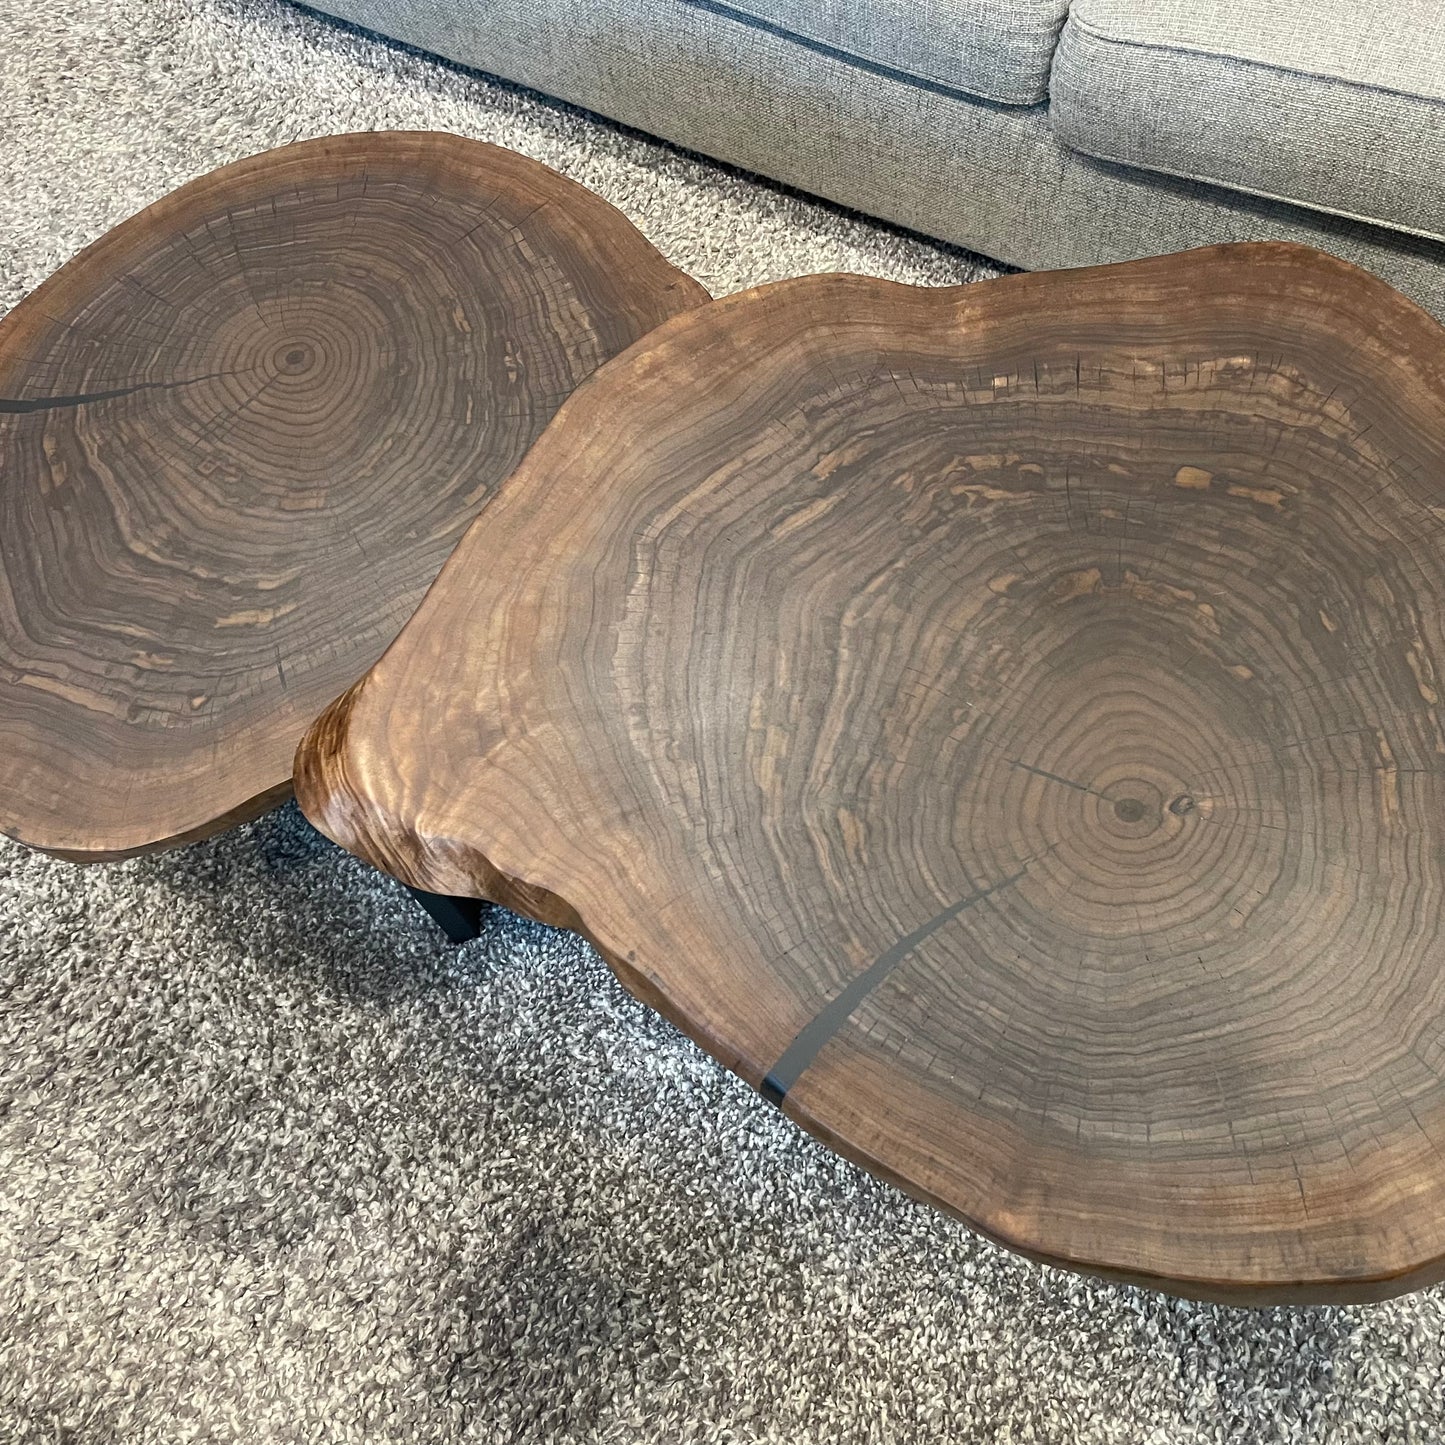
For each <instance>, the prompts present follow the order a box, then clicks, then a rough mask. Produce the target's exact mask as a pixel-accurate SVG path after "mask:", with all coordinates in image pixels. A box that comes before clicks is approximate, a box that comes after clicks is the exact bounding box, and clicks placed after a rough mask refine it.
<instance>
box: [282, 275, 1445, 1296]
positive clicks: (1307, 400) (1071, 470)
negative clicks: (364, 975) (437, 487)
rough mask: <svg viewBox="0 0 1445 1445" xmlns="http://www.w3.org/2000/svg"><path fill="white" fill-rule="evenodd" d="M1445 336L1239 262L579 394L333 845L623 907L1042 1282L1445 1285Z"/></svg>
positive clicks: (489, 538) (749, 311)
mask: <svg viewBox="0 0 1445 1445" xmlns="http://www.w3.org/2000/svg"><path fill="white" fill-rule="evenodd" d="M1442 438H1445V336H1442V332H1441V330H1440V329H1439V327H1438V326H1437V325H1436V324H1435V323H1434V322H1433V321H1431V320H1430V319H1429V318H1427V317H1426V316H1425V315H1424V313H1422V312H1420V311H1419V310H1417V309H1416V308H1415V307H1414V306H1412V305H1411V304H1409V303H1408V302H1406V301H1405V300H1403V299H1402V298H1400V297H1399V296H1397V295H1396V294H1394V293H1393V292H1391V291H1390V290H1389V289H1388V288H1387V287H1385V286H1384V285H1383V284H1382V283H1380V282H1378V281H1376V280H1374V279H1372V278H1371V277H1369V276H1367V275H1365V274H1364V273H1362V272H1359V271H1355V270H1353V269H1352V268H1350V267H1348V266H1346V265H1344V264H1343V263H1340V262H1337V261H1334V260H1332V259H1329V258H1326V257H1323V256H1320V255H1318V254H1316V253H1314V252H1311V251H1307V250H1303V249H1299V248H1293V247H1286V246H1243V247H1221V248H1214V249H1210V250H1205V251H1200V252H1194V253H1190V254H1186V255H1183V256H1177V257H1169V258H1163V259H1159V260H1153V261H1145V262H1137V263H1131V264H1129V265H1124V266H1117V267H1108V268H1102V269H1096V270H1092V271H1081V272H1063V273H1055V274H1041V275H1032V276H1018V277H1009V278H1006V279H1003V280H998V281H993V282H986V283H983V284H981V285H977V286H972V287H968V288H963V289H958V290H951V291H923V290H912V289H908V288H904V287H901V286H897V285H893V284H889V283H885V282H881V281H876V280H869V279H863V278H859V277H850V276H824V277H812V278H807V279H802V280H798V281H793V282H785V283H782V284H779V285H775V286H771V287H766V288H763V289H761V290H758V291H755V292H751V293H748V294H745V295H742V296H737V297H732V298H729V299H727V300H725V301H722V302H718V303H715V304H714V305H712V306H710V307H704V308H701V309H699V310H697V311H694V312H692V313H690V314H688V315H686V316H683V317H680V318H678V319H676V320H674V321H672V322H670V323H668V324H667V325H666V326H664V327H663V328H661V329H660V330H659V331H658V332H656V333H655V334H654V335H653V336H652V337H650V338H648V339H647V340H646V341H644V342H642V343H640V344H639V345H638V346H637V347H635V348H633V349H632V350H631V351H629V352H628V353H627V354H626V355H624V356H623V357H621V358H619V359H618V360H616V361H614V362H613V363H611V364H610V365H609V366H608V367H606V368H604V369H603V370H602V371H601V372H599V374H598V375H597V376H596V377H594V378H593V379H592V380H591V381H590V382H588V383H586V384H585V385H584V386H583V387H582V388H581V390H580V391H579V392H578V393H577V394H576V396H575V397H574V398H573V399H572V400H571V401H570V402H568V403H567V405H566V406H565V407H564V408H563V410H562V412H561V413H560V415H559V416H558V417H557V418H556V420H555V421H554V422H553V424H552V425H551V427H550V428H549V429H548V430H547V431H546V433H545V434H544V435H543V437H542V438H541V439H540V441H539V442H538V444H537V446H536V447H535V448H534V449H533V451H532V452H531V454H530V455H529V456H528V457H527V459H526V461H525V462H524V463H523V465H522V466H521V468H520V469H519V471H518V472H517V473H516V475H515V476H514V477H512V478H511V479H510V480H509V482H508V484H507V485H506V486H505V487H504V488H503V489H502V492H501V495H500V497H499V498H498V500H497V501H496V502H495V503H494V504H493V506H492V507H491V508H490V509H489V511H488V513H487V516H486V517H485V519H484V523H483V524H482V525H479V526H478V527H477V528H476V529H474V530H473V531H472V532H471V533H470V534H469V535H468V536H467V537H466V538H465V539H464V541H463V542H462V544H461V546H460V547H459V549H458V551H457V553H456V555H455V556H454V557H453V558H452V560H451V561H450V562H449V563H448V564H447V566H446V568H445V569H444V571H443V573H442V575H441V577H440V579H439V580H438V582H437V584H436V585H435V586H434V588H433V589H432V591H431V592H430V594H429V595H428V596H427V598H426V599H425V601H424V603H423V604H422V607H421V609H420V611H419V612H418V614H417V616H416V618H415V619H414V620H413V621H412V622H411V623H410V624H409V625H408V626H407V628H406V629H405V630H404V631H403V633H402V634H401V636H400V638H399V639H398V641H397V642H396V644H395V645H394V646H393V647H392V648H391V649H390V650H389V651H388V652H387V654H386V656H385V657H384V658H383V659H382V661H381V662H380V663H379V664H378V665H377V666H376V667H375V668H374V669H373V670H372V671H371V673H370V674H369V675H368V676H367V677H366V678H365V679H363V680H362V681H361V682H359V683H358V684H357V685H356V686H355V687H353V688H352V689H351V690H350V691H349V692H348V693H346V694H345V696H344V697H342V698H341V699H340V700H339V701H338V702H337V703H336V705H335V706H333V707H332V708H331V709H330V710H329V712H327V713H326V714H325V715H324V716H323V717H322V719H321V720H320V721H319V722H318V724H317V726H316V727H315V728H314V729H313V731H312V732H311V733H310V734H309V735H308V738H307V740H306V743H305V744H304V745H303V748H302V750H301V752H300V754H299V756H298V773H297V787H298V795H299V797H300V800H301V803H302V806H303V807H304V808H305V810H306V812H307V814H308V815H309V816H310V817H311V819H312V820H313V821H314V822H315V823H316V824H317V825H318V826H319V827H321V828H322V829H323V830H324V831H326V832H327V833H329V834H330V835H331V836H332V837H333V838H335V839H337V840H338V841H340V842H341V843H343V844H345V845H346V846H347V847H349V848H351V849H353V850H354V851H355V852H357V853H359V854H361V855H362V856H363V857H365V858H368V859H370V860H372V861H373V862H374V863H376V864H378V865H379V866H380V867H382V868H385V869H388V870H390V871H391V872H393V873H394V874H396V875H397V876H398V877H401V878H403V879H404V880H406V881H407V882H409V883H412V884H414V885H417V886H421V887H424V888H428V889H434V890H438V891H443V892H452V893H478V894H482V895H485V896H488V897H491V898H494V899H498V900H500V901H501V902H503V903H506V904H508V905H510V906H512V907H515V908H519V909H521V910H523V911H525V912H528V913H531V914H534V915H535V916H537V917H539V918H542V919H544V920H546V921H550V922H554V923H561V924H565V925H566V926H569V927H574V928H578V929H581V930H583V931H584V932H586V933H587V934H588V936H589V937H591V938H592V939H593V940H594V942H595V943H596V944H597V945H598V947H599V948H600V949H601V950H602V952H603V953H604V955H605V957H606V958H607V959H608V961H609V963H610V964H611V965H612V967H613V968H614V969H615V970H616V971H617V973H618V974H619V975H620V977H621V978H622V979H623V981H624V982H625V983H626V984H627V985H628V986H629V987H630V988H632V989H633V990H634V991H635V992H637V993H638V994H639V995H640V996H641V997H643V998H644V999H646V1000H647V1001H648V1002H650V1003H652V1004H653V1005H654V1006H656V1007H658V1008H659V1009H661V1010H662V1011H663V1012H665V1013H666V1014H667V1015H668V1016H669V1017H671V1018H672V1019H674V1020H676V1021H677V1022H678V1023H679V1024H680V1025H681V1026H682V1027H683V1028H684V1029H685V1030H687V1031H688V1032H689V1033H690V1034H691V1035H692V1036H693V1037H694V1038H696V1039H697V1040H698V1041H699V1042H701V1043H702V1044H703V1045H704V1046H705V1047H707V1048H708V1049H709V1050H711V1051H712V1052H713V1053H714V1054H715V1055H717V1057H719V1058H720V1059H722V1060H723V1061H724V1062H725V1063H726V1064H728V1065H729V1066H730V1067H732V1068H733V1069H735V1070H737V1071H738V1073H740V1074H741V1075H742V1076H743V1077H744V1078H745V1079H747V1080H748V1081H749V1082H750V1083H752V1084H753V1085H755V1086H757V1087H758V1088H760V1089H762V1090H763V1091H764V1092H765V1093H767V1094H769V1095H770V1096H771V1097H773V1098H774V1099H776V1100H778V1101H779V1102H780V1103H781V1104H782V1107H783V1108H784V1109H785V1110H786V1111H787V1112H788V1113H789V1114H790V1115H791V1116H792V1117H793V1118H794V1119H796V1120H797V1121H798V1122H799V1123H801V1124H803V1125H804V1126H806V1127H807V1128H809V1129H810V1130H812V1131H814V1132H815V1133H817V1134H818V1135H820V1136H821V1137H822V1138H824V1139H826V1140H828V1141H829V1142H831V1143H832V1144H833V1145H834V1146H835V1147H837V1148H838V1149H840V1150H842V1151H843V1152H844V1153H846V1154H848V1155H849V1156H851V1157H852V1158H854V1159H857V1160H859V1161H861V1162H862V1163H864V1164H866V1165H867V1166H868V1167H869V1168H871V1169H873V1170H875V1171H876V1172H878V1173H880V1174H882V1175H884V1176H885V1177H887V1178H889V1179H892V1180H894V1181H895V1182H897V1183H899V1184H900V1185H902V1186H903V1187H904V1188H906V1189H908V1190H910V1191H911V1192H913V1193H915V1194H917V1195H920V1196H922V1197H924V1198H926V1199H928V1200H931V1201H933V1202H934V1203H936V1204H938V1205H941V1206H943V1207H945V1208H947V1209H949V1210H952V1211H954V1212H956V1213H958V1214H959V1215H961V1216H962V1217H964V1218H965V1219H967V1220H968V1221H970V1222H971V1223H972V1224H973V1225H975V1226H976V1227H977V1228H979V1229H981V1230H983V1231H985V1232H987V1233H988V1234H990V1235H991V1236H993V1237H994V1238H996V1239H999V1240H1001V1241H1003V1242H1005V1243H1007V1244H1009V1245H1011V1246H1012V1247H1014V1248H1016V1249H1019V1250H1021V1251H1023V1252H1025V1253H1028V1254H1031V1255H1033V1256H1036V1257H1039V1258H1043V1259H1047V1260H1050V1261H1053V1262H1055V1263H1059V1264H1063V1265H1067V1266H1070V1267H1073V1268H1078V1269H1084V1270H1089V1271H1094V1272H1098V1273H1102V1274H1106V1275H1111V1276H1116V1277H1121V1278H1125V1279H1131V1280H1136V1281H1141V1282H1144V1283H1148V1284H1152V1285H1157V1286H1160V1287H1163V1288H1167V1289H1171V1290H1175V1291H1177V1292H1180V1293H1184V1294H1190V1295H1199V1296H1206V1297H1217V1298H1221V1299H1230V1300H1238V1301H1243V1302H1251V1303H1266V1302H1271V1301H1300V1300H1320V1299H1339V1300H1363V1299H1371V1298H1378V1297H1383V1296H1387V1295H1390V1294H1392V1293H1395V1292H1398V1291H1400V1290H1402V1289H1406V1288H1409V1287H1411V1286H1414V1285H1419V1284H1422V1283H1425V1282H1427V1281H1429V1280H1433V1279H1435V1278H1437V1277H1439V1276H1440V1274H1441V1272H1442V1261H1445V1080H1442V1069H1445V967H1442V965H1445V949H1442V945H1441V940H1440V927H1441V914H1442V904H1445V868H1442V859H1445V731H1442V718H1441V712H1440V700H1439V691H1440V688H1441V686H1442V680H1441V674H1442V670H1445V567H1442V556H1445V554H1442V547H1445V534H1442V526H1445V447H1442Z"/></svg>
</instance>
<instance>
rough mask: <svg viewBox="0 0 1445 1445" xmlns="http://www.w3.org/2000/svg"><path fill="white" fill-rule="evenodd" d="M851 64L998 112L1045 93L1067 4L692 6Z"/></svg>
mask: <svg viewBox="0 0 1445 1445" xmlns="http://www.w3.org/2000/svg"><path fill="white" fill-rule="evenodd" d="M694 3H701V4H704V5H708V6H711V8H713V9H716V10H718V11H720V12H722V13H725V14H726V13H731V14H733V15H736V16H738V17H739V18H746V19H750V20H753V21H755V22H759V23H762V24H765V25H770V26H774V27H776V28H777V29H778V30H779V31H781V32H783V33H784V34H786V35H791V36H795V37H797V38H798V39H800V40H804V41H808V42H810V43H812V44H815V45H821V46H825V47H827V48H828V49H831V50H835V51H837V52H839V53H840V54H842V55H845V56H847V57H848V58H850V59H853V60H859V61H862V62H864V63H866V64H870V65H878V66H882V67H883V68H884V69H887V70H892V71H897V72H900V73H902V74H904V75H907V76H909V77H911V78H912V79H915V80H919V81H923V82H925V83H929V84H933V85H941V86H945V87H947V88H949V89H951V90H961V91H964V92H966V93H967V94H969V95H975V96H979V97H981V98H982V99H985V100H994V101H999V102H1000V103H1002V104H1004V105H1034V104H1036V103H1037V102H1038V101H1041V100H1043V99H1044V98H1045V97H1046V96H1047V95H1048V93H1049V65H1050V64H1051V62H1052V61H1053V57H1054V46H1055V45H1056V44H1057V43H1058V38H1059V29H1060V27H1061V26H1062V25H1063V23H1064V16H1065V15H1066V14H1067V13H1068V9H1069V0H867V3H866V4H859V3H858V0H726V3H714V0H694Z"/></svg>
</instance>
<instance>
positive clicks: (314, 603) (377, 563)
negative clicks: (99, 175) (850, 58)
mask: <svg viewBox="0 0 1445 1445" xmlns="http://www.w3.org/2000/svg"><path fill="white" fill-rule="evenodd" d="M705 300H707V293H706V292H705V291H703V289H702V287H700V286H698V285H697V284H696V283H695V282H693V281H692V280H690V279H689V278H688V277H686V276H684V275H683V274H682V273H681V272H679V271H677V270H675V269H674V268H673V267H672V266H670V265H668V263H667V262H666V261H665V260H664V259H663V258H662V256H661V255H660V254H659V253H658V252H657V251H655V250H654V249H653V248H652V246H651V245H649V244H648V242H647V241H646V240H644V239H643V237H642V236H641V235H640V234H639V233H638V232H637V231H636V230H634V229H633V227H632V226H631V224H630V223H629V222H628V221H627V220H626V219H625V217H623V216H622V215H621V214H620V213H619V212H618V211H616V210H614V209H613V208H612V207H611V206H609V205H607V204H606V203H605V202H603V201H602V200H600V199H599V198H598V197H597V196H594V195H592V194H591V193H590V192H589V191H586V190H584V189H583V188H582V187H581V186H578V185H576V184H574V183H572V182H570V181H567V180H564V179H563V178H562V177H561V176H559V175H557V174H556V173H555V172H553V171H550V170H548V169H547V168H546V167H544V166H541V165H539V164H537V163H536V162H535V161H530V160H526V159H524V158H523V157H521V156H517V155H513V154H512V153H510V152H508V151H504V150H499V149H497V148H496V147H495V146H488V145H483V144H481V143H479V142H477V141H471V140H466V139H464V138H462V137H460V136H452V135H443V134H436V133H415V134H382V135H354V136H339V137H335V138H331V139H326V140H320V141H308V142H304V143H302V144H299V145H293V146H287V147H284V148H283V149H281V150H277V151H272V152H269V153H268V154H265V155H261V156H256V157H253V158H252V159H250V160H245V161H241V162H239V163H238V164H236V165H232V166H227V167H225V168H224V169H223V170H220V171H217V172H215V173H213V174H212V175H209V176H205V177H203V178H202V179H200V180H198V181H195V182H193V183H191V184H190V185H187V186H184V187H182V188H181V189H180V190H179V191H176V192H175V193H174V194H172V195H170V196H168V197H166V198H165V199H164V200H162V201H160V202H159V203H158V204H156V205H154V206H152V207H151V208H150V209H149V210H147V211H144V212H142V213H141V214H140V215H138V216H136V217H133V218H132V219H131V220H129V221H127V222H125V223H124V224H123V225H121V226H119V227H117V228H116V229H115V230H113V231H111V232H110V233H109V234H108V235H106V236H105V237H103V238H102V239H101V240H100V241H98V242H97V243H96V244H95V245H94V246H92V247H91V248H90V249H89V250H87V251H85V252H83V253H82V254H81V255H80V256H79V257H77V258H76V259H75V260H74V261H72V262H71V263H70V264H69V265H67V266H65V267H64V268H62V269H61V270H60V271H59V272H58V273H57V274H56V275H55V276H54V277H52V278H51V279H50V280H49V281H47V282H46V283H45V284H44V285H43V286H41V288H40V289H39V290H38V291H37V292H35V294H34V295H32V296H30V297H29V298H27V299H26V300H25V301H23V302H22V303H21V304H20V305H19V306H18V307H17V308H16V310H15V311H13V312H12V313H11V314H10V315H9V316H8V317H6V318H5V320H4V321H3V323H0V832H4V833H6V834H8V835H9V836H11V837H13V838H18V839H19V840H20V841H21V842H24V843H28V844H30V845H31V846H33V847H37V848H43V849H46V850H48V851H50V852H53V853H59V854H63V855H65V856H68V857H72V858H79V859H97V858H114V857H121V856H124V855H126V854H131V853H138V852H144V851H146V850H148V849H151V848H156V847H161V846H165V845H168V844H173V843H176V842H180V841H183V840H185V839H187V838H195V837H199V836H202V835H204V834H205V833H208V832H212V831H214V830H215V829H217V828H220V827H223V826H225V825H226V824H228V823H231V822H236V821H239V820H240V819H242V818H245V817H247V816H250V815H253V814H255V813H258V812H260V811H262V810H263V809H264V808H266V807H267V806H269V805H270V804H272V803H274V802H276V801H279V799H280V798H281V797H282V796H284V795H285V794H286V793H287V791H288V790H289V788H290V780H291V759H292V754H293V753H294V752H295V748H296V742H297V739H298V738H299V737H300V736H301V734H302V732H303V731H304V729H305V727H306V725H307V723H308V722H310V720H311V719H312V718H313V717H314V716H315V715H316V713H317V712H318V711H319V710H320V709H321V708H322V707H323V706H325V704H326V703H327V702H328V701H330V699H331V698H333V697H334V696H335V695H336V694H337V693H338V692H340V691H341V690H342V689H343V688H345V687H346V686H347V685H348V684H350V683H351V682H352V681H354V680H355V678H356V677H357V675H358V674H359V673H361V672H363V671H364V670H365V669H366V668H367V667H368V666H369V665H370V664H371V663H372V662H374V661H375V660H376V658H377V657H378V656H379V655H380V654H381V652H382V649H383V648H384V647H385V646H386V644H387V643H388V642H390V641H391V639H392V637H393V636H395V634H396V632H397V630H398V629H399V628H400V627H401V625H402V623H403V622H405V620H406V619H407V618H408V617H409V616H410V615H411V612H412V610H413V608H414V607H415V606H416V603H417V601H418V600H419V598H420V597H421V594H422V592H423V591H424V590H425V588H426V586H427V584H428V583H429V582H430V581H431V580H432V578H433V577H434V576H435V575H436V572H437V569H438V568H439V567H440V566H441V564H442V563H443V561H445V560H446V558H447V556H448V555H449V554H450V552H451V550H452V548H453V546H454V545H455V544H456V542H457V540H458V538H459V537H460V536H461V534H462V531H463V530H464V529H465V527H466V526H467V524H468V523H469V522H470V521H471V519H472V518H473V517H474V516H475V515H476V513H477V511H478V510H479V509H480V507H481V506H482V504H483V503H484V502H485V500H486V499H487V497H488V496H489V495H490V494H491V492H492V490H493V489H494V487H495V486H496V485H497V483H498V482H499V481H501V479H502V478H503V477H505V476H506V475H507V474H508V473H509V472H510V471H511V470H512V469H513V468H514V467H515V466H516V465H517V463H518V462H519V461H520V460H521V459H522V457H523V455H524V454H525V453H526V450H527V448H528V447H529V446H530V445H531V443H532V440H533V438H534V437H536V435H537V433H538V432H539V431H541V429H542V427H543V426H544V425H545V423H546V422H547V421H548V420H549V419H550V418H551V416H552V414H553V412H555V411H556V409H557V407H558V405H559V404H560V403H561V402H562V401H563V399H564V398H565V397H566V396H567V395H568V394H569V393H570V392H571V391H572V389H573V387H574V386H576V384H577V383H578V382H579V381H581V380H582V379H583V378H584V377H586V376H587V375H589V374H590V373H591V372H592V371H593V370H594V369H595V368H596V367H597V366H598V365H599V364H600V363H601V362H603V361H606V360H607V359H608V358H609V357H611V356H613V355H615V354H616V353H617V352H619V351H621V350H623V349H624V348H625V347H626V346H628V345H630V344H631V343H632V342H633V341H635V340H636V339H637V338H638V337H639V336H641V335H642V334H643V333H644V332H646V331H648V330H649V329H650V328H651V327H653V326H655V325H656V324H657V323H658V322H660V321H663V320H665V319H666V318H667V317H669V316H672V315H674V314H676V313H677V312H678V311H680V310H683V309H685V308H687V307H689V306H695V305H697V304H698V303H700V302H702V301H705Z"/></svg>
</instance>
